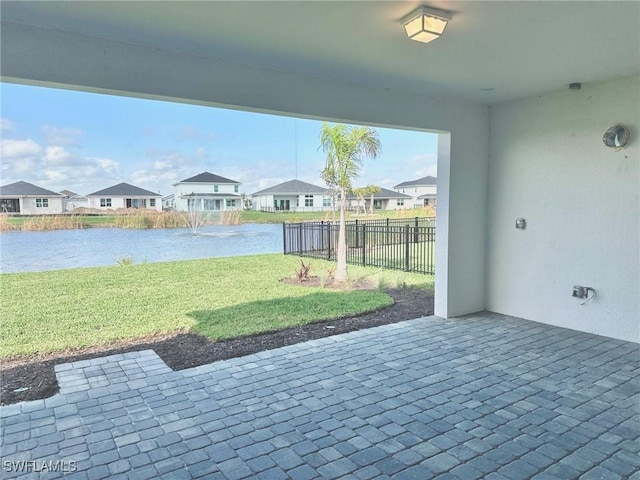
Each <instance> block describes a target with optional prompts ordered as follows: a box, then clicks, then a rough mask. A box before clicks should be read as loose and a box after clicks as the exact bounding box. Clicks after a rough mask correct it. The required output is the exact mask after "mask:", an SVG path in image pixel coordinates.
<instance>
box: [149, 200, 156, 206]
mask: <svg viewBox="0 0 640 480" xmlns="http://www.w3.org/2000/svg"><path fill="white" fill-rule="evenodd" d="M149 206H150V207H155V206H156V199H155V198H150V199H149Z"/></svg>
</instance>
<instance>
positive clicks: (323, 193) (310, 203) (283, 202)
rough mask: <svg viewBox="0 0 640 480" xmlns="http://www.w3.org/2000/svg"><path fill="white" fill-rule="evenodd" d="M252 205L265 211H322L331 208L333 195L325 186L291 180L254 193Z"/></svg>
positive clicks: (255, 208)
mask: <svg viewBox="0 0 640 480" xmlns="http://www.w3.org/2000/svg"><path fill="white" fill-rule="evenodd" d="M251 205H252V208H253V209H254V210H261V211H265V212H322V211H325V210H326V211H328V210H331V197H329V195H328V194H327V189H326V188H325V187H318V186H317V185H313V184H311V183H307V182H303V181H301V180H289V181H288V182H284V183H280V184H278V185H274V186H273V187H269V188H265V189H264V190H260V191H259V192H256V193H254V194H252V195H251Z"/></svg>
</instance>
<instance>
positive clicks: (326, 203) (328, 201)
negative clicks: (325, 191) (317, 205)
mask: <svg viewBox="0 0 640 480" xmlns="http://www.w3.org/2000/svg"><path fill="white" fill-rule="evenodd" d="M322 206H323V207H330V206H331V197H322Z"/></svg>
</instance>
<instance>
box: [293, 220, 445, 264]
mask: <svg viewBox="0 0 640 480" xmlns="http://www.w3.org/2000/svg"><path fill="white" fill-rule="evenodd" d="M338 230H339V225H338V223H337V222H303V223H283V224H282V233H283V243H284V245H283V247H284V253H285V255H299V256H303V257H312V258H323V259H325V260H335V259H336V253H337V243H338ZM345 233H346V239H347V263H351V264H357V265H367V266H373V267H381V268H389V269H396V270H403V271H405V272H417V273H426V274H431V275H433V274H434V273H435V240H436V228H435V219H434V218H431V217H415V218H397V219H381V220H355V221H349V222H346V230H345Z"/></svg>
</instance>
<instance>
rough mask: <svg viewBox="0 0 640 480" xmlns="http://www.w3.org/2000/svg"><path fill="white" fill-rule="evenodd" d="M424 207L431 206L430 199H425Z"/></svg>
mask: <svg viewBox="0 0 640 480" xmlns="http://www.w3.org/2000/svg"><path fill="white" fill-rule="evenodd" d="M424 205H425V206H427V205H429V199H428V198H425V199H424Z"/></svg>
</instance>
